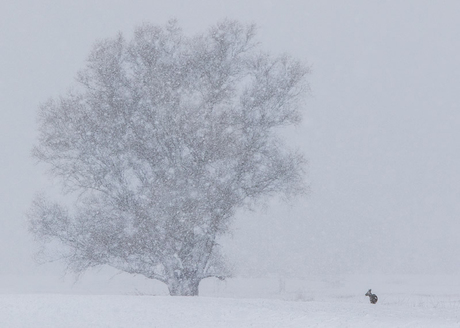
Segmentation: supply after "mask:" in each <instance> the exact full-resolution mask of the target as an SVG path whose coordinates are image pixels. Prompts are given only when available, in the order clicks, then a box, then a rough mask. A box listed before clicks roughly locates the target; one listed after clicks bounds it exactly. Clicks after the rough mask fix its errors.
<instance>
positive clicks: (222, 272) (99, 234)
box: [29, 20, 308, 295]
mask: <svg viewBox="0 0 460 328" xmlns="http://www.w3.org/2000/svg"><path fill="white" fill-rule="evenodd" d="M254 36H255V28H254V26H252V25H250V26H245V25H242V24H240V23H238V22H235V21H228V20H226V21H223V22H221V23H219V24H217V25H216V26H213V27H211V28H210V29H209V30H208V31H207V32H205V33H203V34H200V35H198V36H194V37H188V36H186V35H184V34H183V32H182V30H181V29H180V28H179V27H178V25H177V24H176V23H175V22H169V23H168V24H167V25H166V26H165V27H158V26H152V25H149V24H144V25H142V26H140V27H138V28H137V29H136V30H135V33H134V37H133V38H132V40H130V41H128V40H125V38H124V37H123V36H122V35H121V34H120V35H118V36H117V37H116V38H113V39H107V40H103V41H100V42H97V44H96V45H95V46H94V48H93V50H92V52H91V53H90V55H89V58H88V61H87V65H86V67H85V68H84V69H83V70H82V71H80V72H79V74H78V76H77V83H76V85H75V86H74V87H73V89H72V90H71V91H69V92H68V93H67V94H66V95H65V96H62V97H60V98H58V99H51V100H49V101H48V102H46V103H44V104H43V105H42V106H41V107H40V110H39V137H38V143H37V145H36V146H35V148H34V150H33V156H34V157H35V158H37V159H38V160H39V161H41V162H44V163H46V164H48V167H49V171H50V173H51V175H52V176H53V177H55V178H57V179H58V180H60V181H61V182H62V183H63V191H64V192H70V193H73V194H75V195H77V196H76V197H74V199H75V202H74V204H73V205H72V206H70V207H66V206H63V205H60V204H58V203H56V202H52V201H50V200H48V199H46V198H44V197H37V199H36V200H35V201H34V203H33V205H32V208H31V211H30V215H29V216H30V230H31V231H32V232H33V234H34V235H35V236H36V237H37V239H38V240H39V241H41V242H42V246H45V248H46V245H47V243H49V242H55V241H57V242H59V243H60V244H61V247H59V250H60V251H61V255H62V259H63V260H64V261H65V263H66V264H67V266H68V268H69V269H71V270H72V271H75V272H83V271H85V270H86V269H87V268H90V267H93V266H98V265H109V266H112V267H114V268H117V269H119V270H122V271H126V272H129V273H135V274H142V275H144V276H146V277H148V278H152V279H158V280H160V281H162V282H164V283H165V284H167V286H168V288H169V291H170V294H171V295H197V294H198V285H199V282H200V281H201V280H202V279H204V278H206V277H219V278H222V279H223V278H225V277H226V276H227V275H228V273H229V272H228V270H227V269H226V268H225V261H224V260H223V258H222V256H221V255H220V250H219V245H218V244H217V242H216V238H218V237H219V236H221V235H223V234H225V233H227V232H229V229H230V225H231V222H232V217H233V216H234V214H235V210H236V209H238V208H241V207H245V206H247V205H249V204H251V203H253V202H254V201H256V200H257V199H259V198H261V197H263V196H271V195H274V194H283V195H286V194H287V195H290V194H297V193H301V192H302V191H303V190H304V182H303V164H304V159H303V157H302V155H300V154H298V153H297V152H296V151H293V150H290V149H289V148H288V147H286V145H285V144H283V142H282V140H281V138H280V136H279V133H278V132H279V128H280V127H284V126H286V125H291V124H295V123H298V122H299V121H300V119H301V115H300V110H301V102H300V101H299V100H300V99H302V96H303V95H304V94H305V91H306V90H307V88H308V85H307V83H306V81H305V75H306V74H307V73H308V68H306V67H305V66H303V65H302V64H301V63H300V62H298V61H296V60H293V59H292V58H290V57H289V56H287V55H284V56H280V57H273V56H270V55H269V54H266V53H263V52H261V51H260V50H258V46H257V43H256V42H255V41H254Z"/></svg>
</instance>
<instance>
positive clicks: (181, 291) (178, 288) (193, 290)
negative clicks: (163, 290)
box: [168, 278, 200, 296]
mask: <svg viewBox="0 0 460 328" xmlns="http://www.w3.org/2000/svg"><path fill="white" fill-rule="evenodd" d="M199 285H200V281H199V280H197V279H185V278H182V279H170V280H169V283H168V289H169V294H170V295H171V296H198V286H199Z"/></svg>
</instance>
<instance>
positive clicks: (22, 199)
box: [0, 0, 460, 274]
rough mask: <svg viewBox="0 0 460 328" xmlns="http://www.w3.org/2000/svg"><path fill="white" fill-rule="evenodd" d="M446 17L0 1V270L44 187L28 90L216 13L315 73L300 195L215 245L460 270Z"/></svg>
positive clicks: (296, 135)
mask: <svg viewBox="0 0 460 328" xmlns="http://www.w3.org/2000/svg"><path fill="white" fill-rule="evenodd" d="M192 3H193V4H192ZM459 15H460V2H458V1H421V0H414V1H383V0H380V1H370V0H366V1H364V0H363V1H340V0H337V1H323V0H321V1H320V0H317V1H307V0H287V1H286V0H232V1H230V0H225V1H223V0H221V1H216V0H198V1H197V0H195V1H193V2H191V1H185V0H184V1H179V0H170V1H158V0H150V1H141V0H130V1H114V0H112V1H108V0H106V1H89V0H80V1H51V0H41V1H32V0H29V1H25V0H17V1H6V0H3V1H0V113H1V116H0V117H1V119H0V152H1V156H0V273H12V272H25V271H28V270H32V268H33V264H32V260H31V254H32V253H33V250H34V244H33V243H32V242H31V240H30V236H28V233H27V225H26V219H25V212H26V211H27V209H28V207H29V205H30V202H31V200H32V198H33V196H34V194H35V193H36V192H38V191H40V190H43V189H44V188H49V182H47V177H46V176H45V175H43V167H42V166H37V165H35V164H34V161H33V160H32V158H31V157H30V150H31V147H32V145H33V143H34V142H35V136H36V124H35V117H36V111H37V107H38V105H39V103H41V102H43V101H45V100H46V99H47V98H49V97H51V96H57V95H59V94H61V93H64V92H65V91H66V90H67V88H68V87H69V86H70V85H71V84H72V83H73V81H74V77H75V74H76V72H77V71H78V70H79V69H80V68H82V67H83V65H84V62H85V59H86V56H87V55H88V53H89V51H90V49H91V46H92V44H93V43H94V41H95V40H96V39H99V38H105V37H112V36H114V35H115V34H116V33H117V32H118V31H123V32H124V33H125V35H126V36H127V37H130V35H131V33H132V31H133V29H134V27H135V25H137V24H140V23H142V22H144V21H148V22H152V23H157V24H164V23H165V22H166V21H167V20H168V19H170V18H177V19H178V21H179V23H180V25H181V26H182V27H183V28H184V30H185V31H188V32H190V33H195V32H198V31H202V30H203V29H205V28H207V27H208V26H209V25H211V24H213V23H215V22H216V21H218V20H220V19H222V18H225V17H228V18H231V19H237V20H240V21H242V22H254V23H256V24H257V25H258V26H259V34H258V37H259V40H260V41H261V42H262V45H263V47H264V48H265V49H267V50H269V51H271V52H273V53H282V52H287V53H290V54H292V55H293V56H295V57H297V58H299V59H301V60H304V61H305V62H307V63H309V65H311V67H312V71H313V73H312V75H310V77H309V79H310V83H311V87H312V93H313V96H312V97H311V98H310V99H309V100H308V103H307V107H306V111H305V114H306V115H305V121H304V124H302V125H301V126H300V127H299V128H298V129H297V130H295V131H294V132H293V133H292V134H290V140H291V142H292V143H293V144H295V145H296V146H297V147H299V148H301V149H302V150H303V151H304V152H305V154H306V157H307V158H308V159H309V161H310V167H309V181H310V183H311V188H312V194H311V196H310V197H309V198H308V199H305V200H299V201H297V202H295V203H294V204H292V206H291V207H288V206H286V205H279V204H273V206H272V207H271V208H270V209H269V210H267V211H265V212H255V213H244V214H242V215H240V216H239V218H238V220H237V222H236V228H237V229H236V231H235V234H234V238H233V239H232V240H230V241H228V242H226V245H227V247H228V248H227V249H228V251H229V253H230V255H231V257H234V258H239V259H240V261H241V263H240V267H243V268H244V267H246V266H245V265H247V268H248V270H250V271H251V272H254V271H257V270H261V269H260V268H263V269H267V270H272V271H280V270H282V271H285V272H288V273H289V272H291V273H294V274H297V273H301V272H324V271H330V272H334V273H340V272H350V271H366V270H370V271H384V272H431V271H437V272H446V271H449V272H450V271H454V272H460V261H459V255H460V251H459V249H460V238H458V233H459V232H460V220H459V218H460V129H459V127H460V111H459V110H458V109H459V101H460V99H459V98H460V60H459V58H460V56H459V51H460V23H459V21H458V17H459ZM259 226H262V228H261V229H259V228H258V227H259ZM258 230H259V231H258ZM258 268H259V269H258ZM243 271H244V270H243Z"/></svg>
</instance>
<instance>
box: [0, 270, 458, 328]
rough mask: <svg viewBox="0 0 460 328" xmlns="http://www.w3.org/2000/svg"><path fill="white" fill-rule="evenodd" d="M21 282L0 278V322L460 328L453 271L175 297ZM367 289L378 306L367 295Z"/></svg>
mask: <svg viewBox="0 0 460 328" xmlns="http://www.w3.org/2000/svg"><path fill="white" fill-rule="evenodd" d="M283 280H284V281H283ZM20 281H21V280H19V279H18V280H17V281H16V282H14V281H13V280H11V281H10V285H9V289H8V288H7V279H6V278H5V277H4V279H2V280H1V283H0V327H7V328H27V327H30V328H42V327H43V328H44V327H46V328H53V327H58V328H61V327H63V328H82V327H85V328H87V327H90V328H92V327H94V328H99V327H105V328H108V327H110V328H111V327H114V328H121V327H126V328H128V327H129V328H143V327H149V328H152V327H156V328H162V327H190V328H194V327H200V328H201V327H204V328H206V327H213V328H214V327H223V328H226V327H238V328H239V327H260V328H262V327H264V328H265V327H324V328H330V327H341V328H344V327H350V328H360V327H366V328H368V327H373V328H375V327H391V328H395V327H406V328H412V327H413V328H424V327H427V328H428V327H436V328H450V327H460V279H458V277H456V276H415V275H412V276H342V277H320V278H317V279H313V278H311V279H282V278H281V279H280V278H264V279H254V278H252V279H250V278H235V279H229V280H228V281H226V282H221V281H219V280H217V279H216V280H214V279H209V280H205V281H203V282H202V284H201V286H200V294H201V296H199V297H170V296H167V295H166V289H165V287H164V286H162V285H161V284H156V283H154V282H152V281H150V280H146V279H143V278H141V277H139V276H138V277H134V278H133V277H131V276H129V275H119V276H115V277H112V278H111V279H107V277H104V276H103V275H102V276H101V275H100V276H97V275H88V276H86V277H83V278H82V280H81V281H80V282H78V283H74V284H72V285H71V286H68V288H67V289H65V288H62V286H61V288H60V290H59V289H58V288H56V286H55V287H54V288H52V287H51V286H50V285H42V287H41V289H40V290H38V289H36V290H35V291H34V290H33V289H31V288H33V287H32V286H35V288H36V287H37V286H39V284H38V280H35V281H33V280H28V282H29V284H30V285H29V287H27V286H24V285H21V284H20V283H19V282H20ZM22 281H26V280H24V279H23V280H22ZM62 283H63V281H61V284H62ZM19 287H21V288H22V289H18V288H19ZM26 287H27V288H26ZM369 288H372V290H373V292H375V293H376V294H377V295H378V296H379V301H378V303H377V304H376V305H372V304H370V303H369V299H368V298H367V297H365V296H364V293H365V292H366V291H367V289H369ZM15 289H16V290H18V291H17V292H14V290H15ZM46 290H49V291H51V292H47V291H46ZM58 290H59V291H58ZM2 292H3V293H2Z"/></svg>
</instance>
